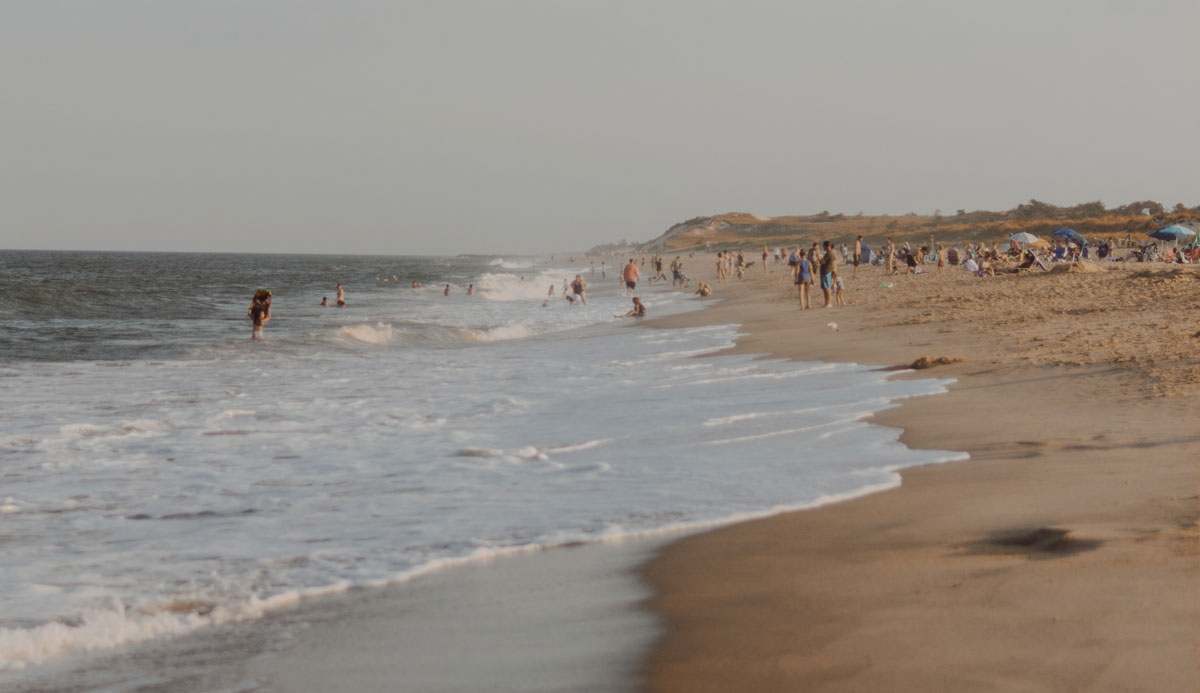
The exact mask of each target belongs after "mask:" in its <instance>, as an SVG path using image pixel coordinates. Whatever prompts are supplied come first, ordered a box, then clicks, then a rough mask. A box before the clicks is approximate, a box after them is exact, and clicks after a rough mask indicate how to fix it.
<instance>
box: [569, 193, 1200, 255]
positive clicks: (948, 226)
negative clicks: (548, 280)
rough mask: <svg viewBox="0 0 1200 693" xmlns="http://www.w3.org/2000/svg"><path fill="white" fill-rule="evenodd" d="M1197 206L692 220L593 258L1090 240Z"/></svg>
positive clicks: (1190, 212)
mask: <svg viewBox="0 0 1200 693" xmlns="http://www.w3.org/2000/svg"><path fill="white" fill-rule="evenodd" d="M1197 219H1200V206H1196V207H1187V206H1186V205H1184V204H1182V203H1180V204H1176V205H1175V206H1174V207H1172V208H1167V207H1166V206H1165V205H1163V204H1161V203H1159V202H1155V201H1153V200H1145V201H1141V202H1131V203H1129V204H1127V205H1123V206H1120V207H1113V208H1111V209H1109V208H1105V206H1104V204H1103V203H1101V202H1085V203H1083V204H1077V205H1074V206H1071V207H1059V206H1056V205H1052V204H1047V203H1045V202H1040V201H1038V200H1030V201H1029V202H1028V203H1026V204H1020V205H1017V206H1016V207H1014V208H1012V209H1010V210H1008V211H1005V212H990V211H974V212H968V211H966V210H962V209H960V210H957V211H956V212H954V213H950V214H945V213H943V212H942V211H941V210H936V211H934V213H933V214H930V215H920V214H916V213H909V214H905V215H903V216H892V215H886V214H885V215H881V216H867V215H864V214H862V213H858V214H853V215H851V214H831V213H829V212H827V211H826V212H821V213H819V214H812V215H808V216H780V217H764V216H760V215H757V214H749V213H745V212H731V213H728V214H718V215H715V216H706V217H695V218H693V219H688V220H687V221H683V222H680V223H678V224H675V225H673V226H671V227H670V228H669V229H667V230H666V231H665V232H664V233H663V234H662V235H660V236H658V237H657V238H655V239H653V240H650V241H647V242H640V243H639V242H625V241H622V242H621V243H616V244H608V245H599V246H596V247H595V248H593V249H592V250H593V251H594V252H606V251H612V250H616V249H618V248H625V247H630V246H634V247H637V248H641V249H652V248H653V249H664V250H672V251H675V250H687V249H692V248H710V249H713V250H720V249H724V248H736V247H738V246H759V245H772V246H773V245H789V246H790V245H795V244H797V243H801V242H803V243H804V244H806V245H807V244H808V243H810V242H812V241H814V240H829V241H833V242H834V243H843V242H850V241H852V240H853V239H854V238H855V237H857V236H859V235H862V236H863V237H864V238H865V239H866V240H867V241H868V242H878V241H879V240H882V239H883V238H885V237H892V238H894V239H897V240H906V239H921V240H927V239H928V238H929V237H930V236H934V237H936V238H937V239H938V240H961V241H969V242H978V241H988V242H991V241H994V240H999V239H1001V238H1007V237H1008V236H1011V235H1012V234H1014V233H1017V232H1019V231H1028V232H1029V233H1032V234H1034V235H1045V234H1048V233H1050V232H1051V231H1053V230H1055V229H1057V228H1061V227H1064V226H1066V227H1069V228H1072V229H1075V230H1076V231H1078V232H1079V233H1081V234H1083V235H1085V236H1087V237H1089V238H1092V237H1097V238H1111V237H1124V236H1127V235H1133V236H1139V235H1142V236H1144V235H1145V234H1146V233H1148V232H1150V231H1153V230H1155V229H1158V228H1160V227H1162V226H1166V225H1169V224H1183V225H1193V226H1194V225H1197V224H1196V223H1194V222H1195V220H1197Z"/></svg>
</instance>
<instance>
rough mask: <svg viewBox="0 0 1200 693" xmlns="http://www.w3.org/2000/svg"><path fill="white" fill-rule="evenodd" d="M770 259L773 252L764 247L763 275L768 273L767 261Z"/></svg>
mask: <svg viewBox="0 0 1200 693" xmlns="http://www.w3.org/2000/svg"><path fill="white" fill-rule="evenodd" d="M770 257H771V252H770V251H769V250H767V246H765V245H764V246H763V254H762V262H763V274H766V273H767V260H768V259H769V258H770Z"/></svg>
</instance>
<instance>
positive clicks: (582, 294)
mask: <svg viewBox="0 0 1200 693" xmlns="http://www.w3.org/2000/svg"><path fill="white" fill-rule="evenodd" d="M571 292H572V293H574V294H575V295H576V296H578V297H579V302H580V303H582V304H583V305H585V306H586V305H587V282H585V281H584V280H583V277H581V276H580V275H578V274H577V275H575V281H573V282H571Z"/></svg>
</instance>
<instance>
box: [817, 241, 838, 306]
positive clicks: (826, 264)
mask: <svg viewBox="0 0 1200 693" xmlns="http://www.w3.org/2000/svg"><path fill="white" fill-rule="evenodd" d="M823 247H824V249H825V254H824V255H822V256H821V293H823V294H825V307H826V308H832V307H833V273H834V272H836V271H837V255H836V254H835V253H834V252H833V244H832V243H830V242H829V241H825V244H824V246H823Z"/></svg>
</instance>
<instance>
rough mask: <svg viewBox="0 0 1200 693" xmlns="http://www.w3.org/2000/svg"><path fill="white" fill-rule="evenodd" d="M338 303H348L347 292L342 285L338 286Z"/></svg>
mask: <svg viewBox="0 0 1200 693" xmlns="http://www.w3.org/2000/svg"><path fill="white" fill-rule="evenodd" d="M337 302H338V305H343V304H345V303H346V290H345V289H343V288H342V285H341V284H338V285H337Z"/></svg>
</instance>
